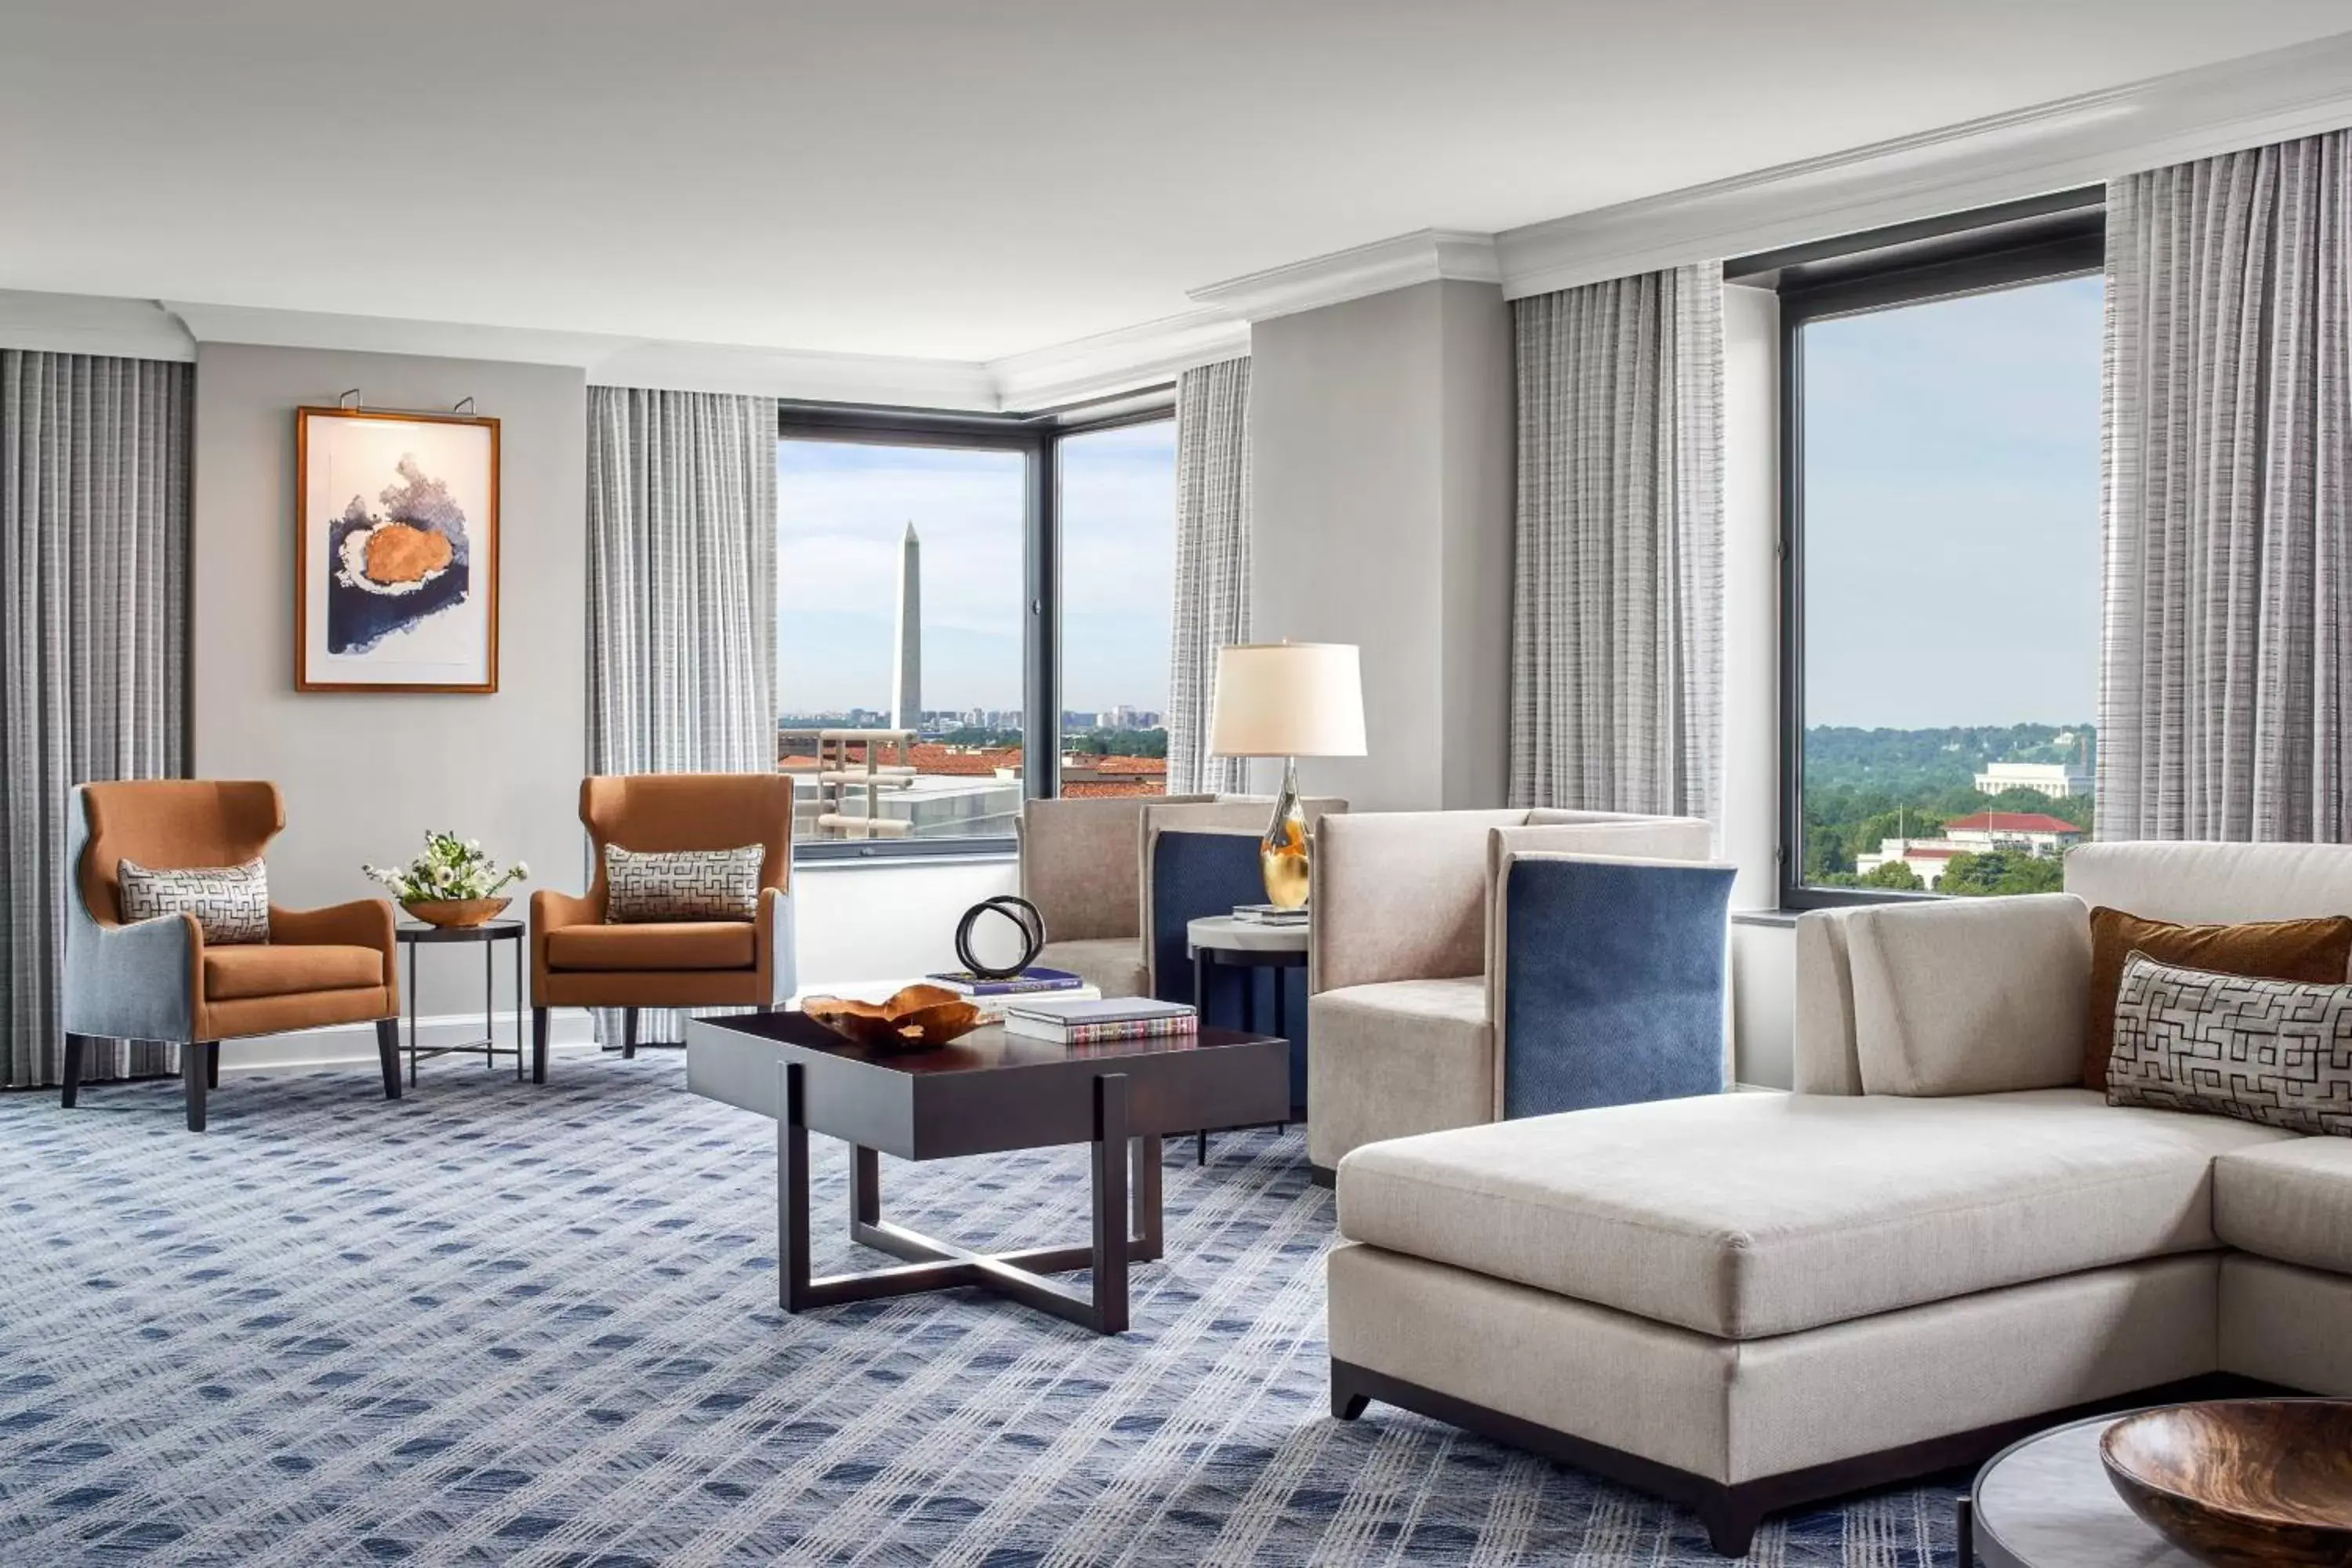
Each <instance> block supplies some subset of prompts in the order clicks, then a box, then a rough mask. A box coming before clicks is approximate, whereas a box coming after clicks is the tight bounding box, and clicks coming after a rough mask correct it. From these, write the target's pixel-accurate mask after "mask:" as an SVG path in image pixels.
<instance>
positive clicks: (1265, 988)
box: [1143, 828, 1307, 1107]
mask: <svg viewBox="0 0 2352 1568" xmlns="http://www.w3.org/2000/svg"><path fill="white" fill-rule="evenodd" d="M1258 837H1259V835H1258V834H1256V833H1255V832H1230V831H1228V832H1194V831H1188V830H1185V829H1182V828H1166V829H1162V830H1161V831H1160V833H1158V834H1156V835H1154V836H1153V837H1152V839H1151V864H1150V865H1149V866H1147V867H1146V868H1144V878H1145V899H1146V902H1147V907H1148V909H1149V910H1150V922H1149V924H1148V925H1147V927H1146V929H1145V931H1144V933H1143V936H1144V941H1145V942H1148V943H1150V949H1151V952H1150V959H1151V973H1152V982H1153V984H1152V989H1153V992H1154V994H1156V995H1158V996H1159V998H1160V1000H1161V1001H1163V1002H1191V1001H1192V955H1191V953H1190V952H1189V951H1188V950H1187V949H1186V946H1185V942H1184V928H1185V927H1186V926H1187V925H1189V924H1190V923H1191V922H1192V921H1196V920H1199V919H1201V918H1202V916H1204V915H1229V914H1231V913H1233V911H1234V908H1235V907H1236V906H1237V905H1241V904H1262V903H1264V902H1265V876H1264V875H1263V873H1261V872H1260V871H1259V869H1258V863H1257V846H1258ZM1211 974H1212V979H1213V983H1214V984H1213V989H1212V991H1211V993H1210V994H1208V995H1206V996H1204V997H1202V1018H1201V1021H1202V1023H1204V1024H1216V1025H1222V1026H1224V1027H1227V1028H1238V1027H1240V1026H1241V1022H1242V1018H1243V992H1242V987H1243V986H1244V985H1252V986H1255V990H1256V998H1255V1008H1256V1017H1257V1027H1258V1028H1259V1029H1260V1030H1261V1031H1262V1032H1265V1033H1267V1034H1271V1033H1273V1031H1274V987H1275V986H1276V985H1282V986H1285V987H1286V988H1287V990H1286V994H1285V996H1284V999H1283V1001H1284V1014H1285V1016H1284V1025H1283V1026H1284V1031H1285V1033H1286V1036H1287V1037H1288V1038H1289V1040H1290V1102H1291V1104H1292V1105H1293V1106H1294V1107H1297V1106H1303V1105H1305V1104H1306V1103H1307V971H1306V969H1305V967H1304V966H1301V967H1298V968H1294V969H1252V970H1241V969H1226V968H1218V969H1215V970H1213V971H1212V972H1211Z"/></svg>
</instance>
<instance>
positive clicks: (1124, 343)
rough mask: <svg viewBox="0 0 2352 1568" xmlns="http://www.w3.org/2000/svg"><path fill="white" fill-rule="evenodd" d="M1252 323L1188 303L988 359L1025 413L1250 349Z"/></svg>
mask: <svg viewBox="0 0 2352 1568" xmlns="http://www.w3.org/2000/svg"><path fill="white" fill-rule="evenodd" d="M1249 346H1250V332H1249V323H1248V322H1247V321H1236V320H1235V319H1234V318H1233V317H1231V316H1228V315H1226V314H1225V313H1224V312H1223V311H1222V310H1188V311H1186V312H1184V313H1183V314H1182V315H1180V316H1170V317H1167V318H1165V319H1164V320H1161V321H1146V322H1145V323H1143V324H1142V325H1141V326H1136V327H1122V328H1120V329H1118V331H1109V332H1097V333H1096V334H1095V335H1094V336H1092V337H1087V338H1078V339H1076V340H1075V341H1073V342H1066V343H1055V344H1054V345H1052V346H1051V347H1048V348H1042V349H1030V350H1027V351H1025V352H1024V353H1017V354H1007V355H1005V356H1004V357H1003V358H1002V359H993V360H991V361H989V362H988V364H987V366H986V367H985V368H986V370H987V373H988V374H989V376H990V377H991V378H992V380H993V382H994V384H995V388H996V395H997V399H998V402H999V405H1001V406H1003V407H1004V408H1007V409H1013V410H1017V411H1019V412H1022V413H1035V412H1037V411H1039V410H1041V409H1047V408H1066V407H1068V406H1069V405H1072V404H1077V403H1091V402H1094V401H1096V400H1097V399H1099V398H1104V397H1111V396H1116V395H1118V394H1119V393H1122V392H1133V391H1134V390H1135V389H1136V388H1138V387H1142V386H1150V385H1152V384H1155V383H1158V382H1163V381H1172V380H1174V379H1175V378H1176V377H1177V376H1179V375H1181V374H1183V373H1184V372H1185V371H1188V370H1192V369H1193V368H1195V367H1196V366H1199V365H1204V364H1213V363H1216V362H1217V361H1219V360H1226V359H1237V358H1239V357H1240V356H1241V355H1243V354H1245V353H1249Z"/></svg>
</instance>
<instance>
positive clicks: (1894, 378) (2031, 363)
mask: <svg viewBox="0 0 2352 1568" xmlns="http://www.w3.org/2000/svg"><path fill="white" fill-rule="evenodd" d="M2102 298H2103V296H2102V285H2101V283H2100V280H2099V279H2096V278H2085V279H2067V280H2064V281H2061V282H2056V283H2043V284H2036V285H2032V286H2030V287H2026V288H2021V289H2003V290H2000V291H1999V292H1995V293H1990V294H1979V295H1972V296H1969V297H1967V298H1964V299H1958V300H1939V301H1937V302H1935V303H1932V304H1927V305H1915V306H1909V307H1906V308H1903V309H1898V310H1880V311H1874V312H1872V313H1869V314H1866V315H1861V316H1849V317H1844V318H1842V319H1837V320H1831V321H1815V322H1812V323H1811V324H1809V325H1808V326H1807V327H1806V328H1805V329H1804V344H1803V353H1804V376H1805V385H1804V397H1805V476H1804V478H1805V721H1806V722H1807V723H1808V724H1853V725H1860V726H1864V727H1865V728H1867V727H1876V726H1885V727H1889V728H1894V729H1926V728H1929V727H1934V726H1942V725H1958V724H2013V723H2027V722H2045V723H2080V722H2083V721H2087V720H2093V719H2095V717H2096V709H2097V700H2098V676H2099V662H2098V661H2099V349H2100V334H2101V315H2100V313H2101V308H2102Z"/></svg>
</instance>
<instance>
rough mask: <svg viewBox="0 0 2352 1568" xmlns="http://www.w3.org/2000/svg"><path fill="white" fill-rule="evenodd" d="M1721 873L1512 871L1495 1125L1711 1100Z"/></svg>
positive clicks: (1722, 941)
mask: <svg viewBox="0 0 2352 1568" xmlns="http://www.w3.org/2000/svg"><path fill="white" fill-rule="evenodd" d="M1731 878H1732V872H1731V868H1729V867H1724V866H1706V865H1688V866H1675V865H1661V864H1642V863H1633V862H1625V861H1616V862H1612V861H1606V860H1583V859H1571V858H1558V859H1553V858H1538V859H1520V860H1515V861H1514V862H1512V865H1511V870H1510V878H1509V881H1508V883H1507V887H1506V889H1505V897H1506V899H1507V908H1506V925H1505V933H1506V934H1505V939H1504V940H1505V943H1506V947H1507V953H1506V965H1507V967H1506V968H1505V970H1504V979H1505V990H1504V996H1503V1023H1504V1032H1503V1041H1504V1046H1503V1048H1504V1060H1503V1114H1504V1115H1505V1116H1507V1117H1521V1116H1547V1115H1549V1114H1551V1113H1552V1112H1554V1111H1559V1110H1584V1109H1587V1108H1589V1107H1591V1106H1596V1105H1631V1104H1634V1103H1636V1102H1638V1101H1642V1100H1674V1099H1677V1098H1680V1097H1682V1096H1685V1095H1695V1094H1716V1093H1719V1092H1720V1091H1721V1090H1722V1089H1723V1088H1724V1081H1723V1078H1724V1071H1723V1063H1724V1030H1725V1027H1726V1025H1725V1021H1724V1020H1725V1014H1724V1002H1725V995H1726V991H1725V987H1726V984H1727V979H1726V974H1725V961H1726V956H1727V949H1728V943H1729V941H1730V921H1729V912H1730V906H1731Z"/></svg>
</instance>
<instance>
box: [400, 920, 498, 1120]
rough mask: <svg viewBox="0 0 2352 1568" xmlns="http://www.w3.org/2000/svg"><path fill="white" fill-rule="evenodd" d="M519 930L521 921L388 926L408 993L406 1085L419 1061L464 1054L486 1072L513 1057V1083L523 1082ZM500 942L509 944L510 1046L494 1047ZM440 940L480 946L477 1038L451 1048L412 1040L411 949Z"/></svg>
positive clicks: (413, 980)
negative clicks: (403, 954)
mask: <svg viewBox="0 0 2352 1568" xmlns="http://www.w3.org/2000/svg"><path fill="white" fill-rule="evenodd" d="M523 930H524V924H523V922H522V921H483V922H482V923H481V924H480V925H478V926H430V925H411V924H408V923H406V922H403V923H402V924H400V925H398V926H395V927H394V928H393V933H392V934H393V935H394V938H396V939H397V940H398V941H399V942H400V945H401V946H403V947H404V948H406V949H407V950H408V985H407V987H406V991H407V994H406V995H405V996H404V997H403V998H402V1001H403V1003H404V1008H405V1011H406V1012H407V1014H408V1047H407V1048H408V1081H409V1083H410V1084H411V1085H414V1084H415V1082H416V1064H417V1063H418V1062H420V1061H423V1060H425V1059H426V1058H432V1057H446V1056H469V1055H471V1054H473V1053H474V1052H476V1051H479V1052H480V1053H481V1056H482V1065H483V1066H484V1067H486V1068H488V1067H495V1066H496V1065H497V1063H498V1058H500V1057H512V1058H514V1059H515V1081H516V1082H517V1083H520V1082H521V1081H522V1064H523V1058H524V1057H525V1055H527V1054H528V1053H527V1051H526V1049H525V1047H524V1045H523V1018H524V1016H525V1015H526V1014H527V1013H528V1012H529V1011H530V1003H529V1001H528V998H527V995H526V994H525V992H524V989H523V973H522V958H523V945H524V944H523V940H522V938H523ZM445 942H473V943H477V944H478V945H479V946H480V947H481V950H482V1037H481V1038H480V1039H478V1040H467V1041H465V1042H463V1043H461V1044H458V1045H454V1046H427V1045H421V1044H419V1043H418V1041H417V1038H416V1015H417V995H416V950H417V949H418V948H420V947H438V946H440V945H442V944H443V943H445ZM500 942H512V943H514V984H515V992H514V994H515V1014H514V1020H515V1022H514V1041H515V1043H514V1045H513V1046H512V1047H506V1046H501V1045H499V1043H498V1026H497V1022H496V1020H497V1017H498V989H499V981H498V952H499V947H498V944H499V943H500Z"/></svg>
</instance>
